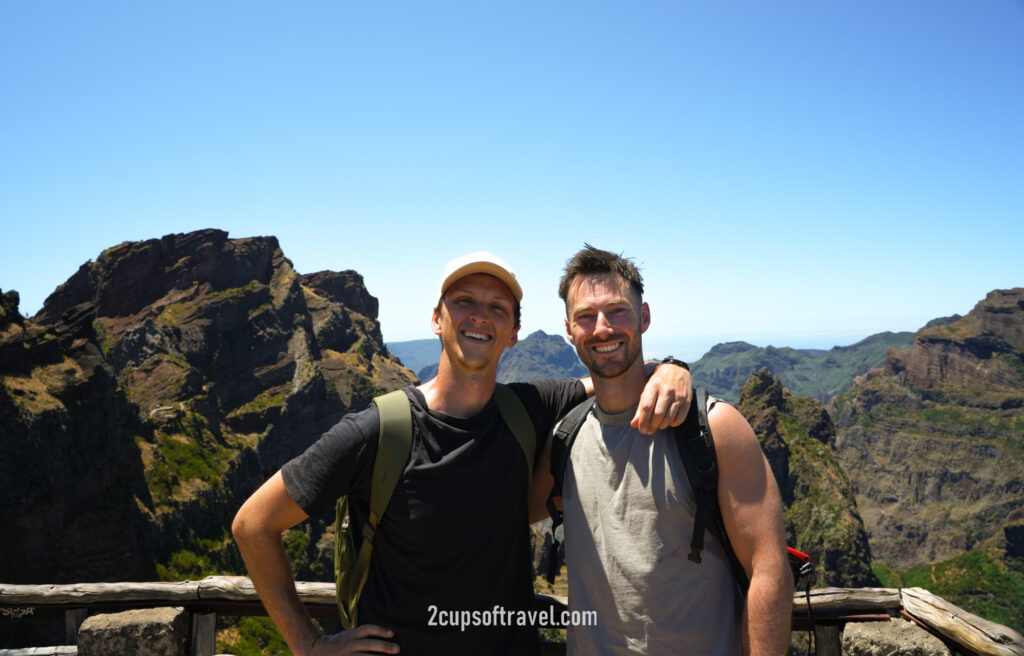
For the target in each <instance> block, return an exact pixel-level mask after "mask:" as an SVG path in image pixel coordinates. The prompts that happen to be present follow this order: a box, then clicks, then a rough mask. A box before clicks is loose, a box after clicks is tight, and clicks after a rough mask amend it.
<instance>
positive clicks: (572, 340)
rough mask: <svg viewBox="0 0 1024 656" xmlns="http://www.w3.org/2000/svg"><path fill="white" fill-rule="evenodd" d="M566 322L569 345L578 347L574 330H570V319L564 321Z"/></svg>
mask: <svg viewBox="0 0 1024 656" xmlns="http://www.w3.org/2000/svg"><path fill="white" fill-rule="evenodd" d="M563 321H564V322H565V336H566V337H567V338H568V339H569V343H570V344H572V345H573V346H576V340H574V339H573V338H572V330H570V329H569V319H563Z"/></svg>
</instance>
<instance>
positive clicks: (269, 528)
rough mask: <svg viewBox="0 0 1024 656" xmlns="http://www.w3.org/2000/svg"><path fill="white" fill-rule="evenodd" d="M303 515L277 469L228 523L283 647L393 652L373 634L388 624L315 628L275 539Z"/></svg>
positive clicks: (312, 651)
mask: <svg viewBox="0 0 1024 656" xmlns="http://www.w3.org/2000/svg"><path fill="white" fill-rule="evenodd" d="M306 517H307V515H306V513H305V511H303V510H302V508H300V507H299V506H298V504H296V503H295V501H294V500H293V499H292V498H291V495H289V494H288V490H287V489H286V488H285V484H284V479H283V478H282V476H281V472H280V471H279V472H277V473H276V474H274V475H273V476H271V477H270V479H268V480H267V482H266V483H264V484H263V485H262V486H261V487H260V488H259V489H258V490H256V492H254V493H253V495H252V496H251V497H249V499H248V500H246V502H245V503H244V504H242V507H241V508H240V509H239V510H238V514H236V515H235V520H234V522H233V523H232V525H231V531H232V533H233V534H234V536H235V541H236V542H237V543H238V550H239V551H240V552H241V554H242V559H243V560H244V561H245V566H246V569H248V571H249V577H250V578H251V579H252V582H253V585H254V586H255V587H256V592H257V593H259V595H260V599H261V600H262V601H263V605H264V607H265V608H266V609H267V613H268V614H269V615H270V617H271V619H272V620H273V621H274V624H276V625H277V628H278V630H279V631H280V632H281V635H282V636H283V637H284V639H285V642H287V643H288V647H289V649H291V651H292V653H293V654H297V655H300V656H305V655H307V654H309V655H316V654H353V653H359V652H371V653H383V654H393V653H398V645H396V644H395V643H393V642H386V641H384V640H380V639H376V638H377V637H380V638H390V637H391V636H392V632H391V630H390V629H385V628H383V627H379V626H373V625H364V626H359V627H356V628H354V629H351V630H349V631H344V632H342V633H338V634H335V635H331V636H324V635H323V634H322V633H320V631H318V630H317V628H316V626H315V625H314V624H313V620H312V619H310V617H309V613H308V612H307V611H306V609H305V607H304V606H303V605H302V602H301V601H299V596H298V594H297V593H296V592H295V579H294V578H292V574H291V567H290V566H289V564H288V557H287V556H286V555H285V551H284V546H283V545H282V543H281V533H282V532H284V531H285V530H286V529H289V528H291V527H292V526H295V525H296V524H298V523H299V522H301V521H303V520H304V519H306Z"/></svg>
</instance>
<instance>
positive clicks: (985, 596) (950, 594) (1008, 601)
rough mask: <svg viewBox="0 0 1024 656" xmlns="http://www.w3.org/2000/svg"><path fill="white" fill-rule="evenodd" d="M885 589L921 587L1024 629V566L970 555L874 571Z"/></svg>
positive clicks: (880, 567) (980, 553) (985, 555)
mask: <svg viewBox="0 0 1024 656" xmlns="http://www.w3.org/2000/svg"><path fill="white" fill-rule="evenodd" d="M874 569H875V574H876V575H877V576H878V578H879V580H880V581H881V582H882V585H884V586H886V587H892V588H901V587H918V588H924V589H926V590H928V591H929V592H931V593H933V594H935V595H938V596H939V597H942V598H943V599H945V600H947V601H949V602H950V603H953V604H956V605H957V606H959V607H961V608H963V609H964V610H966V611H969V612H971V613H974V614H975V615H978V616H980V617H984V618H985V619H987V620H990V621H992V622H998V623H999V624H1004V625H1006V626H1008V627H1010V628H1012V629H1015V630H1017V631H1020V630H1021V629H1022V628H1024V562H1021V561H1019V560H1015V559H1012V558H1010V559H1006V560H1005V561H1002V560H998V559H996V558H993V557H992V556H991V555H989V554H988V553H986V552H984V551H967V552H964V553H961V554H958V555H956V556H954V557H953V558H950V559H949V560H945V561H942V562H939V563H934V564H931V565H922V566H921V567H915V568H914V569H911V570H909V571H907V572H895V571H893V570H891V569H889V568H888V567H886V566H885V565H882V564H878V565H876V566H875V567H874Z"/></svg>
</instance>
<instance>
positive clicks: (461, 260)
mask: <svg viewBox="0 0 1024 656" xmlns="http://www.w3.org/2000/svg"><path fill="white" fill-rule="evenodd" d="M474 273H486V274H488V275H491V276H494V277H495V278H497V279H498V280H500V281H502V282H503V283H505V284H506V285H508V288H509V289H511V290H512V295H513V296H515V297H516V302H517V303H518V302H522V300H523V288H522V287H520V286H519V281H518V280H516V274H515V272H514V271H512V267H510V266H509V265H508V264H506V263H505V261H504V260H502V259H501V258H498V257H496V256H494V255H491V254H490V253H488V252H486V251H477V252H475V253H469V254H468V255H463V256H462V257H457V258H455V259H454V260H452V261H451V262H449V263H448V264H446V265H445V267H444V273H443V274H441V296H444V293H445V292H446V291H448V288H449V287H451V285H452V283H453V282H455V281H456V280H458V279H459V278H465V277H466V276H468V275H472V274H474Z"/></svg>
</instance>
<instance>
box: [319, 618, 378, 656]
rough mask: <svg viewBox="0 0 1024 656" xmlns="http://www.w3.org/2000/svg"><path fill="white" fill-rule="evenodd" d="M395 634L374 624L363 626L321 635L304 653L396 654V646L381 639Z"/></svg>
mask: <svg viewBox="0 0 1024 656" xmlns="http://www.w3.org/2000/svg"><path fill="white" fill-rule="evenodd" d="M394 635H395V632H394V631H392V630H391V629H386V628H384V627H383V626H377V625H375V624H363V625H361V626H357V627H356V628H354V629H349V630H348V631H342V632H341V633H334V634H331V635H321V636H320V637H318V638H317V639H316V640H314V641H313V644H312V645H311V646H310V648H309V649H308V650H307V651H306V654H308V656H352V655H355V654H397V653H398V645H397V644H395V643H393V642H388V641H387V640H384V639H383V638H391V637H393V636H394Z"/></svg>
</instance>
